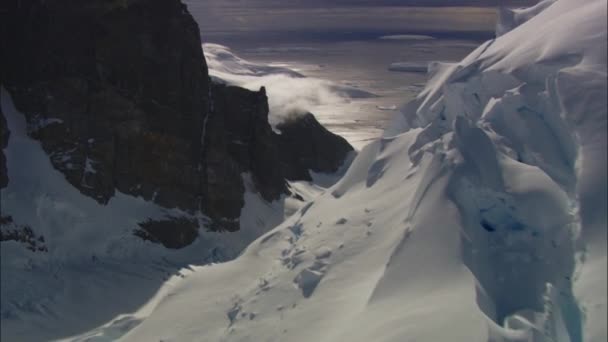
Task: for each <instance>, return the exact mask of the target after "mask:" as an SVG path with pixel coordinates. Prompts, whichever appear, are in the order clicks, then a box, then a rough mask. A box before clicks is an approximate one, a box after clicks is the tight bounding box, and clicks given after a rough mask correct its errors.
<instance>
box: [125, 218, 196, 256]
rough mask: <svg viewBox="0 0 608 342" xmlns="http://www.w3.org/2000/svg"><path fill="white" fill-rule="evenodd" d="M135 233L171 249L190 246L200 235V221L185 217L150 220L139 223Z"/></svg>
mask: <svg viewBox="0 0 608 342" xmlns="http://www.w3.org/2000/svg"><path fill="white" fill-rule="evenodd" d="M139 226H140V227H141V229H139V230H136V231H135V232H134V234H135V235H136V236H139V237H141V238H142V239H144V240H148V241H151V242H154V243H161V244H162V245H163V246H165V247H167V248H170V249H179V248H182V247H185V246H188V245H189V244H191V243H192V242H194V240H196V238H197V237H198V222H197V221H196V220H194V219H188V218H184V217H168V218H167V219H164V220H148V221H146V222H142V223H140V224H139Z"/></svg>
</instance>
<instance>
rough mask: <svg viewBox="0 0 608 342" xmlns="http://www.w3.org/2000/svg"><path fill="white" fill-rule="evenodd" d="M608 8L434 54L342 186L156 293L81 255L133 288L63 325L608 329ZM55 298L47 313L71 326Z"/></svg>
mask: <svg viewBox="0 0 608 342" xmlns="http://www.w3.org/2000/svg"><path fill="white" fill-rule="evenodd" d="M522 13H523V14H522ZM503 14H504V13H503ZM519 14H521V15H519ZM606 17H607V13H606V0H557V1H554V2H549V1H545V2H543V4H542V5H539V6H537V7H535V9H534V10H529V11H521V12H517V13H515V12H514V13H511V14H504V15H501V18H503V19H504V20H503V21H502V22H501V23H499V25H498V26H499V31H500V32H499V33H500V36H499V37H498V38H496V39H494V40H492V41H488V42H486V43H484V44H482V45H481V46H480V47H479V48H478V49H477V50H475V51H474V52H472V53H471V54H470V55H469V56H468V57H467V58H465V59H464V60H463V61H461V62H459V63H455V64H445V63H443V64H442V63H435V64H432V65H430V66H429V70H430V73H431V79H430V81H429V83H428V85H427V86H426V88H425V90H424V91H423V92H422V93H421V95H420V96H419V97H418V99H417V100H415V101H414V102H412V103H409V104H407V105H405V106H404V107H403V108H402V109H401V113H400V114H399V115H398V116H397V117H396V118H395V122H394V123H393V125H392V127H391V128H390V129H388V130H387V131H386V132H385V135H384V137H383V138H381V139H379V140H378V141H375V142H373V143H371V144H370V145H368V146H367V147H365V148H364V149H363V150H362V151H361V152H360V153H359V154H358V156H357V157H356V159H355V160H354V161H353V163H352V165H351V166H350V168H349V170H348V171H347V172H346V174H345V175H344V177H343V178H342V179H341V180H340V181H339V182H338V183H336V184H335V185H333V186H332V187H330V188H329V189H327V190H326V191H324V192H323V193H321V194H320V195H319V196H318V197H316V198H314V199H312V200H311V201H309V202H308V203H307V204H306V205H304V206H303V207H302V208H301V209H300V210H299V211H298V212H297V213H296V214H294V215H292V216H291V217H290V218H289V219H287V220H286V221H285V222H283V223H282V224H280V225H279V226H278V227H276V228H275V229H273V230H272V231H270V232H268V233H266V234H264V235H262V236H261V237H260V238H258V239H257V240H255V241H254V242H253V243H252V244H250V245H249V246H248V247H247V249H246V250H245V251H244V252H243V253H242V254H241V255H240V256H239V257H238V258H236V259H235V260H233V261H230V262H227V263H222V264H211V265H207V266H190V267H187V268H184V269H182V270H181V271H180V272H179V273H177V274H176V275H173V276H171V277H169V278H168V279H167V281H165V282H164V283H163V285H162V286H161V287H160V288H143V289H142V293H141V294H137V295H135V297H146V296H147V298H149V300H147V301H146V302H145V303H144V304H143V305H140V306H138V307H137V306H136V304H138V303H141V300H139V301H138V300H137V299H141V298H136V299H135V300H133V298H130V297H129V296H128V295H126V294H125V293H124V291H120V287H121V285H122V284H121V281H123V280H122V278H120V279H117V280H116V281H112V280H110V279H107V278H104V277H103V274H102V273H101V272H100V274H99V275H97V274H94V275H91V274H90V273H87V272H82V270H74V272H82V273H81V274H88V276H87V277H85V278H82V279H83V280H82V281H83V282H84V281H85V280H90V281H94V282H96V283H95V286H94V287H83V288H85V289H87V290H86V291H89V295H90V296H93V297H95V296H102V295H103V296H109V295H108V293H111V295H115V296H116V298H118V299H120V300H124V301H125V303H124V306H123V307H122V308H115V309H117V310H120V311H119V312H120V313H122V314H120V315H118V316H116V317H115V318H113V319H111V320H109V321H108V323H107V324H104V325H102V326H99V327H96V328H94V327H87V325H86V324H80V325H79V326H78V328H80V331H87V332H86V333H82V334H75V336H73V337H70V338H67V339H66V340H68V341H114V340H121V341H159V340H160V341H213V342H214V341H230V342H232V341H326V342H333V341H399V342H403V341H408V342H410V341H423V342H427V341H429V342H434V341H438V342H440V341H456V342H460V341H462V342H478V341H479V342H490V341H492V342H498V341H502V342H515V341H517V342H520V341H521V342H539V341H542V342H545V341H552V342H581V341H588V342H596V341H598V342H599V341H606V339H607V337H608V336H607V329H606V323H605V322H606V319H607V294H606V292H607V285H606V284H607V273H606V267H607V259H606V248H607V247H606V240H607V237H606V233H607V221H606V216H607V215H606V207H607V205H608V201H607V184H606V172H607V171H608V170H607V165H606V152H607V149H606V147H607V142H606V139H607V137H606V129H607V117H608V113H607V107H608V106H607V100H606V97H605V95H606V91H607V69H606V58H607V53H606V49H607V44H606V39H607V28H606ZM505 18H506V19H505ZM507 19H508V20H507ZM11 122H12V121H11V119H10V116H9V127H14V126H11V125H13V124H12V123H11ZM9 144H10V143H9ZM9 148H10V145H9ZM38 148H39V147H38ZM9 165H10V158H9ZM9 186H10V185H9ZM247 203H257V202H247ZM261 208H264V207H263V206H260V209H259V210H262V209H261ZM257 210H258V208H252V209H251V211H246V212H253V213H256V212H257ZM100 217H101V216H100ZM5 251H6V248H5V247H3V248H2V253H3V257H4V253H5ZM7 253H8V252H7ZM3 262H4V258H3ZM96 267H97V268H96V270H104V271H105V270H106V269H107V268H112V267H113V268H114V269H124V270H128V271H129V272H132V271H133V268H128V267H126V265H109V264H104V265H100V266H96ZM146 267H147V266H146ZM2 268H3V272H4V270H5V264H3V265H2ZM137 274H138V276H141V277H146V276H150V274H151V273H148V272H143V271H139V272H137ZM3 276H4V273H3ZM142 283H145V282H144V281H143V280H142ZM51 285H53V286H59V285H57V284H51ZM132 285H133V284H130V286H132ZM74 288H76V289H78V287H74ZM3 291H4V289H3ZM83 291H84V290H83ZM112 291H114V292H112ZM75 292H78V291H75ZM72 297H74V296H72ZM72 297H69V296H63V297H61V296H60V297H59V298H60V299H59V300H62V299H63V300H65V301H68V300H70V299H73V298H72ZM3 298H5V297H4V294H3ZM56 300H57V299H56ZM102 300H104V298H100V299H99V301H102ZM48 304H53V305H57V303H56V302H54V303H41V305H42V307H41V308H39V309H40V315H39V317H38V319H32V320H31V322H32V324H36V325H37V326H45V324H46V325H48V324H50V323H49V322H53V324H60V325H61V324H64V325H65V326H66V327H68V326H71V325H73V320H74V319H75V318H74V317H73V315H72V316H66V317H67V318H69V319H62V317H49V315H45V312H46V310H47V308H46V306H45V305H48ZM63 305H64V306H63V308H64V309H66V312H82V311H83V310H82V308H80V309H79V308H77V306H78V304H77V303H74V302H71V303H69V304H66V302H64V303H63ZM95 308H96V307H95V306H92V307H90V308H88V309H87V310H89V311H91V312H92V315H94V314H96V313H95ZM78 310H80V311H78ZM100 316H102V317H106V316H108V314H107V313H106V314H105V316H104V315H102V314H100ZM4 324H5V323H4V321H3V328H4ZM55 328H57V327H55ZM65 330H67V329H64V331H65ZM74 330H77V329H74V328H73V326H72V328H71V331H74ZM12 331H13V332H15V333H16V334H18V333H19V331H17V330H12ZM15 336H18V335H15ZM10 337H11V336H8V337H7V338H9V339H10Z"/></svg>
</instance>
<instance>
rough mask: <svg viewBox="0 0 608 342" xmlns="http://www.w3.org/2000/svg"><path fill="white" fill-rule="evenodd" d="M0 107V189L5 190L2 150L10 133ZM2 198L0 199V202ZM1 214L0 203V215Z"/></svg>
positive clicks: (5, 174) (5, 171)
mask: <svg viewBox="0 0 608 342" xmlns="http://www.w3.org/2000/svg"><path fill="white" fill-rule="evenodd" d="M1 107H2V106H0V189H3V188H5V187H6V186H7V185H8V169H7V168H6V156H5V155H4V149H5V148H6V146H7V145H8V139H9V137H10V132H9V130H8V126H7V124H6V118H5V117H4V113H2V108H1ZM1 200H2V197H0V202H1ZM1 212H2V203H0V213H1Z"/></svg>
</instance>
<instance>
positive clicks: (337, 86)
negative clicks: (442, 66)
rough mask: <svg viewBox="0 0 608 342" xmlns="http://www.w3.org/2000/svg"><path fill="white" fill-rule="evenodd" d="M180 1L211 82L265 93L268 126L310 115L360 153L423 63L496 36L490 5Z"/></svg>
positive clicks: (410, 93)
mask: <svg viewBox="0 0 608 342" xmlns="http://www.w3.org/2000/svg"><path fill="white" fill-rule="evenodd" d="M187 3H188V6H189V8H190V10H191V11H192V13H193V15H194V17H195V19H197V21H198V22H199V26H200V29H201V36H202V40H203V42H204V43H205V45H204V49H205V54H206V57H207V62H208V64H209V69H210V74H211V75H212V77H215V78H218V79H222V80H224V81H227V82H229V83H232V84H235V85H239V86H241V87H245V88H248V89H251V90H258V89H259V88H260V87H262V86H264V87H266V90H267V93H268V96H269V105H270V116H269V121H270V122H271V124H276V123H277V122H280V121H281V120H283V119H284V118H285V117H287V116H290V115H293V114H294V113H302V112H312V113H313V114H315V116H316V117H317V118H318V119H319V121H320V122H321V123H322V124H323V125H325V126H326V127H327V128H328V129H329V130H331V131H333V132H334V133H337V134H340V135H342V136H344V137H345V138H346V139H347V140H348V141H349V142H350V143H351V144H352V145H353V146H355V147H356V148H358V149H359V148H361V147H363V146H364V145H365V144H367V143H368V142H369V141H370V140H372V139H374V138H376V137H378V136H380V135H381V133H382V131H383V130H384V128H385V127H386V126H387V125H388V123H389V122H390V121H391V120H392V118H393V116H394V114H395V111H396V110H398V109H399V107H400V106H401V105H403V104H404V103H406V102H408V101H410V100H412V99H413V98H415V97H416V96H417V94H418V93H419V92H420V91H421V90H422V87H423V86H424V84H425V82H426V81H427V75H426V73H425V72H424V71H423V69H424V65H426V64H427V63H428V62H433V61H458V60H460V59H462V58H463V57H464V56H466V55H467V54H468V53H469V52H471V51H472V50H473V49H474V48H475V47H476V46H477V45H479V43H480V41H482V40H485V39H487V38H489V37H491V36H492V34H493V30H494V9H491V8H451V9H423V8H388V7H379V8H365V9H362V8H340V9H332V10H331V11H329V10H326V9H322V8H309V9H297V10H295V9H294V10H291V9H290V10H287V9H281V8H268V9H267V10H265V11H262V12H260V11H250V10H249V9H248V8H247V7H243V6H241V5H242V4H241V2H239V6H236V5H235V6H236V7H235V6H232V5H230V3H227V2H217V3H216V2H214V1H211V2H204V1H203V2H201V1H195V0H191V1H187ZM286 11H287V12H286ZM362 11H365V15H362V13H363V12H362ZM254 12H255V15H253V14H252V13H254ZM313 12H314V13H313ZM260 13H262V14H263V15H261V14H260ZM312 14H314V15H312ZM260 16H261V17H260ZM262 17H263V18H262ZM262 19H263V20H262ZM395 65H400V66H403V65H415V66H417V68H414V69H416V70H407V68H395ZM391 66H393V67H391ZM389 69H392V70H389ZM404 69H405V70H404Z"/></svg>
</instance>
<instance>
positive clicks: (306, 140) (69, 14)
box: [0, 0, 352, 248]
mask: <svg viewBox="0 0 608 342" xmlns="http://www.w3.org/2000/svg"><path fill="white" fill-rule="evenodd" d="M0 7H3V8H0V16H1V18H0V25H1V26H2V27H1V32H2V36H1V37H0V38H1V39H0V44H1V46H0V65H2V68H1V69H0V79H1V80H2V84H3V85H4V86H5V87H6V88H7V90H8V91H9V92H10V93H11V95H12V97H13V100H14V102H15V104H16V106H17V108H18V109H19V110H20V111H21V112H23V113H24V114H25V116H26V119H27V123H28V133H29V135H30V136H31V137H32V138H34V139H37V140H39V141H40V143H41V145H42V147H43V148H44V150H45V151H46V153H47V154H48V156H49V158H50V160H51V162H52V164H53V166H54V167H55V168H56V169H57V170H59V171H61V172H62V173H63V174H64V175H65V177H66V179H67V180H68V181H69V182H70V183H71V184H72V185H73V186H74V187H76V188H78V189H79V191H80V192H81V193H82V194H84V195H86V196H89V197H91V198H94V199H95V200H96V201H98V202H99V203H100V204H106V203H108V201H109V200H110V199H111V198H112V197H113V196H114V195H115V193H116V192H117V191H118V192H122V193H125V194H129V195H132V196H141V197H143V198H144V199H146V200H149V201H153V202H155V203H157V204H159V205H161V206H163V207H165V208H179V209H182V210H183V211H184V212H187V213H189V214H195V213H202V214H204V215H206V216H207V217H209V218H210V222H211V224H210V227H208V228H209V229H213V230H227V231H235V230H238V229H240V228H241V227H240V224H239V221H238V218H239V216H240V211H241V208H242V207H243V204H244V202H243V201H244V200H243V194H244V191H245V187H244V183H243V175H244V174H249V175H250V176H251V179H252V180H253V182H254V184H255V186H256V190H257V191H258V192H259V193H260V194H261V195H262V197H263V198H264V199H265V200H267V201H272V200H276V199H278V198H280V196H281V195H282V194H285V193H287V186H286V179H287V180H298V179H309V178H310V175H309V173H308V170H309V169H312V170H314V171H317V172H332V171H335V170H336V169H337V168H338V167H339V166H340V165H341V164H342V163H343V162H344V160H345V158H346V156H347V154H348V153H349V152H350V151H352V147H350V145H348V143H346V142H345V141H344V139H342V138H340V137H338V136H336V135H333V134H331V133H330V132H328V131H327V130H325V129H324V128H323V127H322V126H321V125H320V124H319V123H318V122H317V121H316V120H315V119H314V117H313V116H312V115H305V116H302V117H300V118H298V119H296V120H295V121H291V122H289V123H286V124H285V125H283V126H282V127H281V128H280V129H281V130H282V134H276V133H275V132H273V130H272V129H271V127H270V125H269V124H268V101H267V97H266V93H265V91H264V89H263V88H262V89H261V90H260V91H258V92H252V91H248V90H245V89H241V88H237V87H232V86H226V85H218V84H213V83H212V82H211V81H210V78H209V75H208V70H207V66H206V63H205V59H204V57H203V53H202V49H201V40H200V36H199V30H198V26H197V24H196V22H195V21H194V19H193V18H192V16H191V15H190V14H189V13H188V10H187V8H186V6H185V5H183V4H182V3H181V2H180V1H179V0H114V1H111V0H87V1H80V0H52V1H48V0H46V1H45V0H22V1H17V0H14V1H10V0H9V1H8V2H5V3H4V4H3V5H1V6H0ZM0 113H1V112H0ZM0 132H1V134H2V136H1V137H0V138H1V139H0V143H1V144H2V146H1V147H2V148H4V147H5V146H6V143H8V140H9V132H8V129H6V124H5V120H4V117H3V116H2V115H0ZM8 167H9V168H10V165H9V166H8ZM8 182H10V179H8V178H7V172H6V165H5V158H4V155H1V156H0V187H5V186H6V185H7V183H8ZM180 220H181V219H179V218H176V219H175V220H167V221H158V222H156V221H155V222H142V223H141V224H140V227H141V229H144V233H145V234H139V235H140V236H144V237H145V238H147V239H149V240H151V241H155V242H160V243H163V244H164V245H165V246H167V247H170V248H179V247H183V246H185V245H187V244H189V243H191V242H192V241H193V240H194V238H195V237H196V235H194V237H193V234H192V231H193V230H194V231H196V230H197V229H198V227H195V228H196V229H193V228H192V227H191V226H192V225H191V224H190V223H188V225H186V227H185V228H184V227H181V225H179V224H177V225H176V222H177V223H179V222H181V221H180ZM177 226H179V227H177ZM176 227H177V228H176ZM244 228H246V227H244ZM140 232H141V231H140ZM172 232H175V234H172ZM176 234H177V235H179V236H177V235H176ZM184 234H185V235H184ZM173 235H176V236H173Z"/></svg>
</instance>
